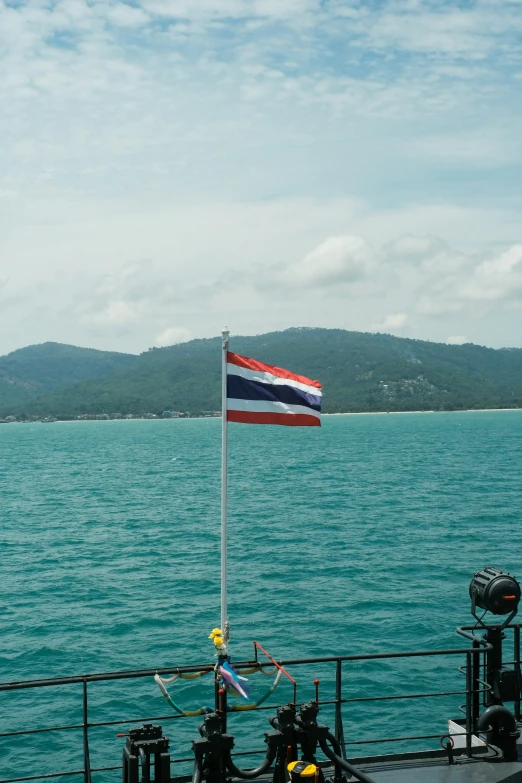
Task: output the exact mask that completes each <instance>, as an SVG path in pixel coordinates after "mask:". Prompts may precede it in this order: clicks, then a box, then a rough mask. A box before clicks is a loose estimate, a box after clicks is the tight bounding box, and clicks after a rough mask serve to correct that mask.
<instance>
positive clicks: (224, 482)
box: [221, 326, 230, 644]
mask: <svg viewBox="0 0 522 783" xmlns="http://www.w3.org/2000/svg"><path fill="white" fill-rule="evenodd" d="M229 334H230V332H229V331H228V328H227V327H226V326H225V328H224V329H223V331H222V332H221V341H222V345H221V349H222V350H221V353H222V361H221V631H222V633H223V638H224V641H225V644H226V642H227V641H228V611H227V522H228V520H227V489H228V422H227V352H228V336H229Z"/></svg>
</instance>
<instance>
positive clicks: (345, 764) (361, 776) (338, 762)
mask: <svg viewBox="0 0 522 783" xmlns="http://www.w3.org/2000/svg"><path fill="white" fill-rule="evenodd" d="M331 736H332V735H331V734H330V737H331ZM336 744H338V743H336ZM319 745H320V746H321V750H322V751H323V753H324V755H325V756H326V757H327V758H329V759H330V761H333V763H334V764H335V766H336V767H341V769H344V770H345V772H349V773H350V775H352V776H353V777H354V778H355V779H356V780H359V781H361V783H375V781H374V779H373V778H370V777H369V776H368V775H366V774H365V773H364V772H361V770H360V769H357V767H354V766H352V765H351V764H350V762H349V761H345V760H344V759H343V758H341V756H338V755H337V754H336V753H334V752H333V750H332V749H331V748H329V747H328V744H327V742H326V740H320V741H319Z"/></svg>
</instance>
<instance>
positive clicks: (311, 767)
mask: <svg viewBox="0 0 522 783" xmlns="http://www.w3.org/2000/svg"><path fill="white" fill-rule="evenodd" d="M287 769H288V771H289V773H290V775H291V777H292V780H294V779H295V780H297V779H301V778H313V777H315V773H316V772H317V767H316V765H315V764H309V763H308V761H291V762H290V764H289V765H288V767H287Z"/></svg>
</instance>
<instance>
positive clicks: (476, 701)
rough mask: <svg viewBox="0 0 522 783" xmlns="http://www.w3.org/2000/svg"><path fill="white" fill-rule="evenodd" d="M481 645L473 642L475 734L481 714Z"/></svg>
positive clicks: (472, 723) (472, 714)
mask: <svg viewBox="0 0 522 783" xmlns="http://www.w3.org/2000/svg"><path fill="white" fill-rule="evenodd" d="M479 651H480V643H479V642H478V641H474V642H473V655H472V688H473V698H472V712H471V726H472V731H473V733H475V732H476V730H477V723H478V719H479V713H480V655H479Z"/></svg>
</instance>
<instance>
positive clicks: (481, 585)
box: [469, 568, 520, 615]
mask: <svg viewBox="0 0 522 783" xmlns="http://www.w3.org/2000/svg"><path fill="white" fill-rule="evenodd" d="M469 594H470V597H471V600H472V602H473V604H474V606H478V607H480V608H481V609H485V610H486V611H487V612H491V613H492V614H513V615H514V614H515V612H516V611H517V607H518V603H519V601H520V585H519V583H518V582H517V580H516V579H515V577H514V576H510V575H509V574H508V573H507V571H501V570H500V569H499V568H483V569H482V571H478V572H477V573H476V574H475V576H474V577H473V579H472V580H471V582H470V585H469ZM472 611H473V610H472Z"/></svg>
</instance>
